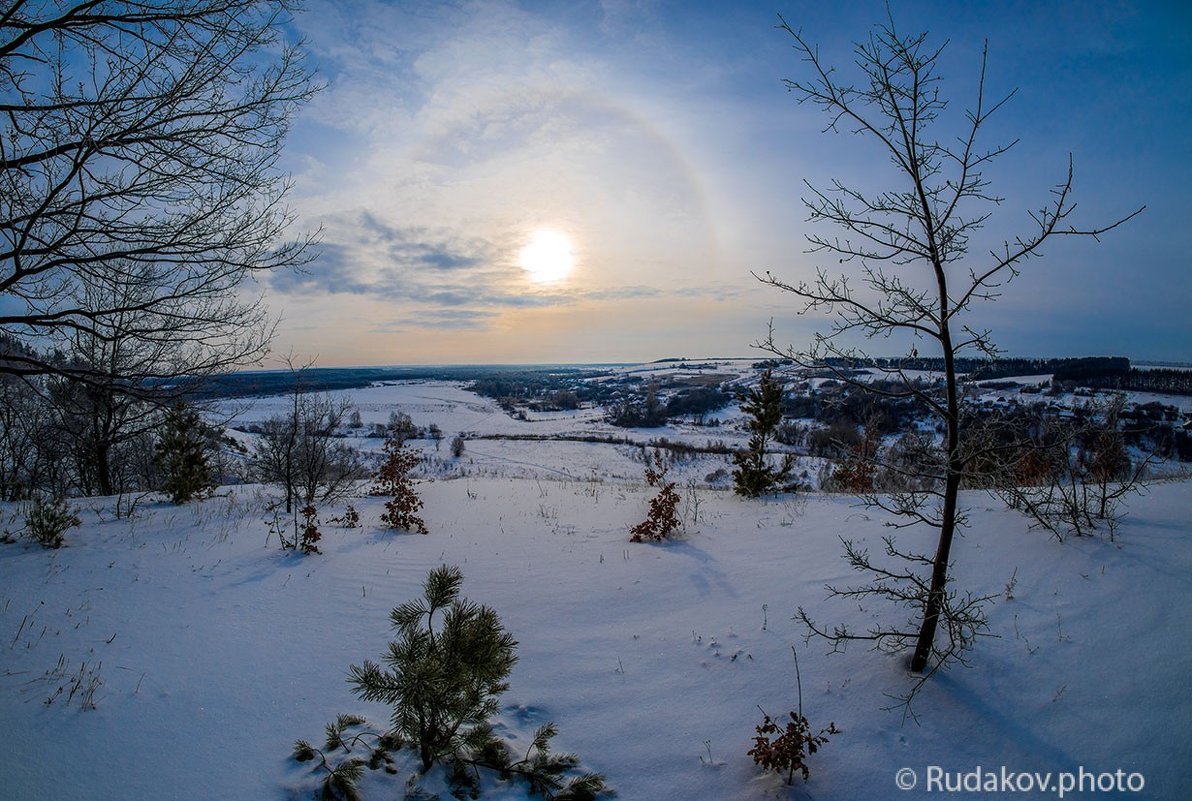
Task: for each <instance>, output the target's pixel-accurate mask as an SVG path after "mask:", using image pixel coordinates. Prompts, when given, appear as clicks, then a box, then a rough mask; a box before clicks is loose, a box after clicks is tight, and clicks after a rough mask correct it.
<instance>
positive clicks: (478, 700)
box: [349, 565, 517, 773]
mask: <svg viewBox="0 0 1192 801" xmlns="http://www.w3.org/2000/svg"><path fill="white" fill-rule="evenodd" d="M462 583H463V574H462V573H461V572H460V570H459V568H457V567H452V566H448V565H443V566H441V567H439V568H436V569H435V570H432V571H431V572H430V574H429V575H428V576H427V577H426V583H425V585H424V587H423V596H422V597H421V598H419V599H417V600H414V601H409V602H407V603H405V604H402V605H401V606H399V607H397V608H395V609H394V610H393V612H392V613H391V614H390V616H389V619H390V620H391V621H392V622H393V625H394V627H395V628H397V630H398V639H397V640H396V641H395V642H393V643H391V644H390V648H389V653H388V654H387V655H386V657H385V662H386V663H388V666H389V669H388V670H384V669H382V668H381V667H380V666H379V665H377V664H375V663H373V662H370V661H367V660H366V661H365V662H364V665H363V666H362V667H357V666H355V665H353V666H352V667H351V676H350V678H349V681H350V682H351V683H352V685H353V686H354V688H355V692H356V694H357V695H359V696H360V697H361V698H362V699H364V700H366V701H380V702H382V703H386V704H392V705H393V727H394V732H395V733H396V734H398V735H400V736H401V738H402V739H403V740H405V741H407V742H409V743H411V744H413V745H414V747H415V748H416V749H417V751H418V758H419V760H420V762H421V764H422V771H423V772H424V773H425V772H426V771H427V770H430V768H431V766H432V765H434V764H435V763H436V762H439V761H440V760H442V759H444V758H446V757H449V756H452V755H460V754H463V753H465V752H468V751H472V750H477V749H478V748H483V747H484V746H485V745H486V744H487V743H488V741H489V740H491V739H492V737H493V734H492V730H491V727H489V726H488V723H487V721H488V719H489V718H490V717H492V716H493V715H495V714H496V713H497V710H498V706H497V697H498V696H499V695H500V694H501V693H503V692H504V691H505V690H506V689H508V684H506V681H505V680H506V679H507V678H508V677H509V672H510V670H512V668H513V665H514V663H515V662H516V661H517V656H516V655H515V654H514V650H515V649H516V647H517V643H516V642H515V641H514V639H513V637H511V636H510V635H509V633H508V632H506V631H505V630H504V628H503V627H502V626H501V619H500V618H499V617H498V616H497V613H496V612H494V611H493V610H492V609H490V608H488V607H487V606H481V605H479V604H474V603H471V602H469V601H467V600H466V599H465V600H461V599H460V597H459V590H460V585H461V584H462Z"/></svg>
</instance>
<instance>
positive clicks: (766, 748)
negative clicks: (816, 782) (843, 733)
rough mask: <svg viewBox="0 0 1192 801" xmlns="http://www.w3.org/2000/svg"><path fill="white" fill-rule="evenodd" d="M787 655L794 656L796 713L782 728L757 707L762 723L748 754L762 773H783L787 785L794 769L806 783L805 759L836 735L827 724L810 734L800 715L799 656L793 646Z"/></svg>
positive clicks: (802, 716) (793, 776)
mask: <svg viewBox="0 0 1192 801" xmlns="http://www.w3.org/2000/svg"><path fill="white" fill-rule="evenodd" d="M791 653H792V654H794V656H795V686H796V687H797V688H798V694H799V711H798V712H791V713H790V721H789V722H788V723H787V724H786V726H785V728H784V727H780V726H779V725H778V723H777V722H775V721H774V719H773V718H771V717H770V716H769V715H767V714H766V711H765V710H764V709H762V708H761V707H758V709H759V710H760V711H761V713H762V722H761V724H760V725H759V726H757V727H756V730H757V734H756V735H755V736H754V738H753V748H751V749H749V751H748V754H749V756H751V757H753V762H754V764H757V765H761V766H762V768H763V769H764V770H772V771H774V772H775V773H786V783H787V784H790V783H791V782H793V781H794V779H795V771H796V770H797V771H799V772H800V773H802V774H803V781H807V779H808V777H809V776H811V770H810V769H809V768H808V767H807V757H808V756H810V755H811V754H814V753H815V752H816V751H818V750H819V749H820V746H822V745H823V744H824V743H826V742H828V737H827V735H829V734H840V730H839V729H837V728H836V724H835V723H829V724H828V728H826V729H820V731H819V734H812V733H811V723H810V722H809V721H808V720H807V718H806V717H805V716H804V715H803V677H802V675H800V673H799V653H798V651H796V650H795V649H794V647H793V646H792V647H791ZM771 738H772V739H771Z"/></svg>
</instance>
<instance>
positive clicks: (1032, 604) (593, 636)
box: [0, 477, 1192, 801]
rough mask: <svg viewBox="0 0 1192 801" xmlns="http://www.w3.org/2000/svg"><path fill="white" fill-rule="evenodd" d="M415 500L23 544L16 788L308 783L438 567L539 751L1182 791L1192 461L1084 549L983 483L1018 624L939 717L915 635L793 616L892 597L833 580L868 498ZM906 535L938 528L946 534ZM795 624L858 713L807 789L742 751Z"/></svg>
mask: <svg viewBox="0 0 1192 801" xmlns="http://www.w3.org/2000/svg"><path fill="white" fill-rule="evenodd" d="M421 492H422V494H423V496H424V498H425V500H426V508H425V510H424V517H425V519H426V520H427V522H428V524H429V525H430V527H431V534H430V535H429V536H425V537H423V536H418V535H406V534H393V533H390V532H388V531H384V530H381V529H379V528H378V526H377V521H378V518H379V515H380V511H381V507H380V499H375V498H362V499H357V500H356V501H354V503H355V505H356V507H357V508H358V509H359V510H360V511H361V515H362V518H363V522H364V527H363V528H362V529H357V530H345V529H338V528H335V527H333V526H325V527H324V540H323V542H322V543H321V544H322V545H323V549H324V551H325V553H324V555H321V556H309V557H300V556H296V555H295V554H293V553H292V552H283V551H281V550H280V549H279V548H278V543H277V540H276V538H270V537H268V533H267V527H266V526H265V524H264V523H263V515H262V513H261V506H262V499H261V497H260V491H259V490H258V489H257V488H254V487H241V488H238V489H236V490H235V491H223V492H221V493H220V495H219V496H217V497H215V498H211V499H209V500H207V501H204V502H201V503H197V504H193V505H190V506H186V507H172V506H169V505H165V504H155V503H147V504H142V506H141V507H140V509H139V510H138V513H137V514H136V515H135V516H134V517H133V518H132V519H121V520H115V519H113V518H112V515H111V503H110V501H105V500H104V499H93V500H89V501H86V502H84V503H83V504H81V506H82V509H83V511H82V516H83V519H84V525H83V526H82V527H81V528H77V529H72V530H71V531H70V532H69V533H68V535H67V547H65V548H63V549H61V550H58V551H48V550H43V549H41V548H40V547H37V546H34V545H31V544H28V543H27V542H26V541H23V540H22V541H18V542H17V543H15V544H7V545H3V546H0V654H2V655H0V721H3V725H4V730H5V731H6V732H7V733H8V738H7V742H6V744H5V748H4V749H2V750H0V777H2V780H0V785H2V791H0V796H3V798H5V799H8V800H9V801H31V800H32V799H55V800H57V799H88V801H103V800H104V799H130V798H137V799H149V798H170V799H211V798H219V799H233V798H235V799H240V798H243V799H296V798H309V797H311V794H312V793H313V790H314V787H315V779H314V777H313V774H311V773H310V771H309V770H308V769H307V768H305V767H304V766H300V765H298V764H297V763H294V762H292V761H291V760H289V758H288V757H289V753H290V748H291V745H292V743H293V741H294V740H295V739H296V738H300V737H301V738H306V739H311V740H319V739H321V736H322V735H321V732H322V727H323V725H324V724H325V723H327V722H328V721H330V720H332V719H333V718H334V716H335V715H337V714H339V713H345V712H352V713H358V714H361V715H364V716H365V717H367V718H369V719H370V720H372V721H374V722H376V723H377V724H378V725H384V724H385V722H386V720H387V718H388V710H387V709H385V708H382V707H379V706H376V705H371V704H366V703H362V702H360V701H358V700H357V699H356V698H355V697H354V696H353V695H352V693H351V692H350V690H349V687H348V684H347V682H346V681H345V676H346V671H347V668H348V665H349V664H352V663H356V664H359V663H360V662H361V661H362V660H364V659H366V658H374V659H375V658H377V657H378V656H379V655H380V654H381V652H382V651H383V649H384V648H385V645H386V643H387V641H388V639H389V637H390V634H391V631H390V628H389V625H388V620H387V615H388V612H389V610H390V608H392V607H393V606H395V605H396V604H399V603H401V602H403V601H405V600H407V599H409V598H412V597H414V596H416V595H417V594H418V592H419V590H420V586H421V582H422V580H423V578H424V576H425V575H426V573H427V571H428V570H429V569H431V568H433V567H435V566H437V565H439V564H442V563H449V564H455V565H458V566H460V567H461V568H462V570H463V572H464V575H465V585H464V594H465V595H466V596H468V597H469V598H471V599H473V600H476V601H479V602H483V603H486V604H488V605H490V606H492V607H494V608H495V609H496V610H497V611H498V612H499V613H500V614H501V616H502V618H503V620H504V622H505V624H506V625H507V627H508V628H509V629H510V630H511V631H512V633H513V634H514V636H515V637H516V639H517V640H518V641H519V643H520V648H519V654H520V661H519V663H518V664H517V665H516V667H515V668H514V671H513V675H512V686H511V688H510V690H509V692H508V693H507V694H506V695H505V696H504V698H503V704H504V706H503V709H502V712H501V715H500V724H501V725H500V732H501V733H502V734H504V735H505V736H507V737H510V738H516V740H515V741H520V742H523V743H525V742H527V740H528V738H529V736H530V734H531V733H532V731H533V730H534V728H535V727H536V726H537V725H538V724H540V723H541V722H543V721H545V720H554V721H555V722H557V723H558V724H559V727H560V734H559V736H558V738H557V741H556V746H557V747H560V748H564V749H567V750H573V751H576V752H578V753H579V754H580V755H581V757H582V758H583V761H584V764H585V766H586V767H588V768H590V769H594V770H599V771H601V772H603V773H605V774H606V775H607V777H608V780H609V783H610V784H611V785H612V786H613V787H615V788H616V789H617V790H618V791H619V793H620V797H621V798H623V799H642V800H643V801H662V800H664V799H676V800H678V799H682V800H683V801H732V800H734V799H741V800H742V801H744V799H757V798H816V799H850V800H851V799H861V798H865V799H883V798H891V799H892V798H902V799H905V798H911V797H922V796H923V795H924V794H925V792H926V791H925V783H926V781H927V778H928V773H927V772H928V770H929V768H930V767H931V766H937V767H939V768H941V769H943V770H946V771H952V772H971V771H973V770H974V769H976V768H977V766H981V768H982V769H984V770H990V769H993V770H998V769H1000V768H1001V767H1002V766H1005V768H1006V769H1007V770H1010V771H1038V772H1044V773H1052V774H1053V779H1052V780H1053V781H1055V782H1058V781H1059V773H1060V772H1064V771H1070V772H1073V773H1075V772H1077V771H1079V770H1081V769H1083V770H1085V771H1088V772H1092V773H1095V774H1101V773H1104V772H1112V771H1117V770H1119V769H1120V770H1122V771H1124V772H1125V774H1130V773H1137V774H1140V775H1141V776H1142V777H1144V778H1145V793H1143V794H1139V795H1138V796H1137V797H1140V798H1148V799H1177V798H1183V797H1185V795H1186V792H1187V784H1188V779H1189V774H1188V766H1189V765H1192V753H1190V750H1189V749H1190V744H1192V737H1190V736H1189V735H1190V734H1192V731H1190V725H1192V724H1190V721H1192V700H1190V699H1189V696H1188V693H1187V692H1186V688H1187V681H1188V676H1189V675H1192V638H1189V637H1188V636H1187V635H1188V633H1189V632H1188V613H1189V606H1188V604H1189V597H1190V592H1189V590H1190V589H1192V579H1190V578H1189V577H1190V576H1192V541H1190V539H1189V536H1188V531H1187V520H1188V519H1189V512H1190V511H1192V485H1189V484H1187V483H1168V484H1161V485H1156V486H1154V487H1153V488H1152V490H1151V492H1150V494H1149V495H1147V496H1146V497H1143V498H1139V499H1136V500H1135V501H1134V502H1133V503H1132V505H1131V508H1130V516H1129V518H1128V519H1127V521H1126V523H1125V524H1124V525H1123V526H1122V528H1121V529H1120V532H1119V537H1118V539H1117V541H1116V542H1110V541H1108V540H1105V539H1070V540H1069V541H1067V542H1065V543H1062V544H1061V543H1058V542H1055V541H1053V540H1049V539H1048V538H1047V537H1046V536H1045V535H1043V534H1041V533H1039V532H1036V531H1030V530H1028V528H1027V524H1026V521H1025V520H1024V519H1023V518H1022V517H1021V516H1019V515H1018V514H1016V513H1014V512H1011V511H1008V510H1006V509H1004V508H1001V507H999V506H998V505H997V504H996V503H994V502H992V501H990V500H989V498H988V497H987V496H985V495H984V494H981V493H969V494H966V495H965V496H964V500H965V502H966V503H967V504H968V505H969V506H970V507H971V508H972V518H973V525H972V527H971V528H970V529H969V530H968V531H967V532H966V533H965V535H964V537H963V539H961V540H960V541H959V542H958V543H957V546H956V547H955V549H954V555H955V559H956V566H955V581H956V586H958V587H960V588H963V589H966V590H971V591H973V592H974V593H977V594H982V593H990V594H996V595H998V600H997V602H996V603H995V604H994V605H993V607H992V608H991V609H990V611H989V616H990V623H991V632H990V633H991V634H993V635H995V636H994V637H991V638H986V639H983V640H982V641H981V642H980V643H979V645H978V647H977V649H976V650H975V652H973V653H972V655H971V656H972V659H971V662H972V667H970V668H968V669H964V668H958V669H955V670H952V671H950V672H948V673H947V674H945V675H940V676H937V677H936V678H934V679H932V680H931V681H930V682H929V683H928V685H927V686H926V687H925V688H924V690H923V691H922V693H921V694H920V696H919V697H918V699H917V700H916V701H915V706H914V709H915V712H916V713H917V715H918V716H919V724H916V723H915V722H913V721H906V722H904V720H903V718H902V716H901V715H900V714H899V712H897V711H883V707H886V706H889V705H890V699H889V697H888V695H898V694H900V693H903V692H905V690H906V689H907V688H908V687H909V685H910V682H911V678H910V677H908V675H907V674H906V672H905V670H904V669H903V663H902V661H901V659H900V658H898V657H892V656H886V655H882V654H878V653H873V652H868V651H866V650H864V649H863V648H857V649H851V650H849V651H848V652H847V653H845V654H834V655H828V654H826V653H825V651H826V650H827V649H826V647H825V645H824V644H823V643H822V642H816V641H812V642H811V643H810V644H804V642H803V636H802V635H803V633H804V631H803V629H802V627H801V626H800V625H799V624H797V623H796V622H794V621H792V620H791V616H792V614H793V613H794V611H795V609H796V608H797V607H799V606H803V607H805V608H807V610H808V611H809V612H810V613H811V614H812V615H813V616H815V617H816V618H818V619H821V620H823V621H826V622H832V623H835V622H847V623H850V624H851V625H853V626H855V627H858V628H863V627H864V626H866V625H867V624H868V623H870V622H871V621H874V620H879V619H890V620H895V619H897V614H898V613H897V612H896V611H893V610H890V609H884V608H881V607H879V606H876V605H872V606H871V605H866V606H865V607H864V608H858V607H857V606H855V605H849V604H846V603H840V602H837V601H830V600H827V599H826V598H825V592H824V585H825V584H827V583H836V584H843V583H847V582H850V581H854V580H856V579H857V578H859V577H858V576H855V575H850V571H849V570H848V568H847V565H846V564H845V563H844V561H843V560H842V559H841V558H840V543H839V541H838V539H837V538H838V537H840V536H845V537H849V538H853V539H857V540H860V541H863V542H866V543H868V544H870V545H871V546H877V547H875V548H874V550H875V551H877V550H879V549H880V540H879V538H880V537H881V536H882V535H883V534H885V533H887V531H888V530H887V529H884V528H883V527H882V525H881V520H880V519H879V518H878V517H877V515H876V514H874V513H872V512H870V511H867V510H864V509H860V508H858V507H857V506H856V502H855V501H854V500H853V499H852V498H849V497H831V496H821V495H810V496H802V497H781V498H777V499H772V500H768V501H745V500H742V499H739V498H736V497H734V496H732V495H731V494H729V493H728V492H724V491H714V490H707V489H704V490H699V491H698V517H697V518H693V511H694V510H693V509H692V508H691V506H688V508H687V510H686V513H687V531H686V533H685V535H684V537H683V538H682V540H681V541H678V542H674V543H671V544H667V545H662V546H655V545H642V544H631V543H629V542H628V527H629V526H630V525H632V524H633V523H635V522H637V521H639V520H641V519H642V517H643V516H644V514H645V508H646V503H647V500H648V498H649V494H648V492H647V490H646V489H645V488H644V487H634V486H630V485H627V484H621V483H617V482H606V481H602V480H601V479H600V478H599V477H597V478H595V479H588V480H579V481H574V480H564V481H554V480H550V479H549V478H545V477H544V478H535V479H528V478H512V477H510V478H499V477H469V478H462V479H455V480H439V481H431V482H424V483H423V484H422V485H421ZM690 500H691V501H694V500H696V499H695V498H691V499H690ZM13 512H14V510H13V509H11V507H7V508H6V509H5V515H6V516H5V518H4V520H5V521H6V525H8V526H9V527H12V526H13V525H14V523H13V522H11V521H12V515H13ZM329 514H330V512H329V511H328V512H326V513H325V516H326V515H329ZM900 542H902V543H904V544H905V545H906V546H908V547H911V546H918V547H920V548H926V547H929V543H930V534H929V533H913V532H903V533H902V534H901V535H900ZM1008 585H1012V586H1011V587H1010V588H1009V589H1007V587H1008ZM792 645H793V646H795V647H796V648H797V649H798V651H799V660H800V666H801V670H802V684H803V703H804V711H805V713H806V714H807V716H808V717H809V718H810V720H811V722H812V723H813V725H815V726H817V727H819V726H826V725H827V724H828V722H829V721H834V722H835V723H836V725H837V726H838V727H839V728H840V729H841V730H842V733H841V734H839V735H837V736H834V737H832V739H831V742H830V743H828V744H827V745H826V746H825V747H824V748H823V750H822V751H820V752H819V753H817V754H816V755H814V756H813V757H812V758H811V759H810V761H809V764H810V767H811V771H812V774H811V780H810V782H808V783H807V784H805V785H804V784H803V782H802V781H801V780H798V779H796V786H795V787H794V788H793V789H790V790H788V789H787V788H785V787H784V786H783V785H782V783H781V781H780V780H779V779H778V778H777V777H775V776H768V775H763V774H762V773H760V771H759V770H758V769H757V768H756V767H755V766H754V765H753V764H752V761H751V760H750V758H749V757H747V756H746V755H745V752H746V750H747V749H748V748H749V747H750V746H751V745H752V741H751V738H752V736H753V734H754V726H756V725H757V724H758V723H760V722H761V713H760V712H759V711H758V706H760V707H761V708H763V709H765V710H766V711H767V712H769V713H770V714H771V715H775V716H780V715H783V716H784V715H785V714H786V712H788V711H789V710H791V709H793V708H794V707H795V705H796V694H795V674H794V662H793V658H792V654H791V646H792ZM72 691H73V695H72ZM90 701H94V709H85V708H84V707H85V706H88V705H89V704H88V702H90ZM902 768H911V769H913V770H914V771H916V772H917V775H918V778H919V785H918V787H917V788H916V789H915V790H914V791H912V792H903V791H900V790H899V789H898V788H897V786H896V784H895V776H896V773H897V772H898V771H899V770H900V769H902ZM410 775H411V773H410V771H409V770H405V769H403V772H402V774H401V775H399V776H398V777H396V778H390V777H382V776H372V777H370V779H369V782H368V784H367V786H366V788H365V790H366V798H371V799H378V798H393V797H397V798H401V797H403V793H404V792H405V781H406V780H407V779H408V778H409V777H410ZM904 780H905V774H904ZM385 782H389V783H388V785H386V784H385ZM428 789H430V790H441V789H442V788H441V787H440V786H438V785H435V784H434V783H433V781H432V782H431V783H430V784H429V785H428ZM1069 796H1070V797H1072V794H1069ZM447 797H448V796H447V795H446V793H443V798H444V799H445V798H447ZM487 797H490V798H497V799H519V798H524V795H521V794H519V791H515V790H511V789H502V788H492V791H491V792H490V793H489V794H488V795H487ZM973 797H978V796H973ZM980 797H993V795H989V796H980ZM1032 797H1038V796H1032ZM1043 797H1046V794H1044V796H1043ZM1081 797H1092V796H1091V795H1089V796H1081Z"/></svg>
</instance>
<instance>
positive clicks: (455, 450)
mask: <svg viewBox="0 0 1192 801" xmlns="http://www.w3.org/2000/svg"><path fill="white" fill-rule="evenodd" d="M451 455H452V456H454V457H455V458H456V459H458V458H459V457H461V456H463V455H464V438H463V437H461V436H459V435H458V434H457V435H456V436H455V439H453V440H451Z"/></svg>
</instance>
